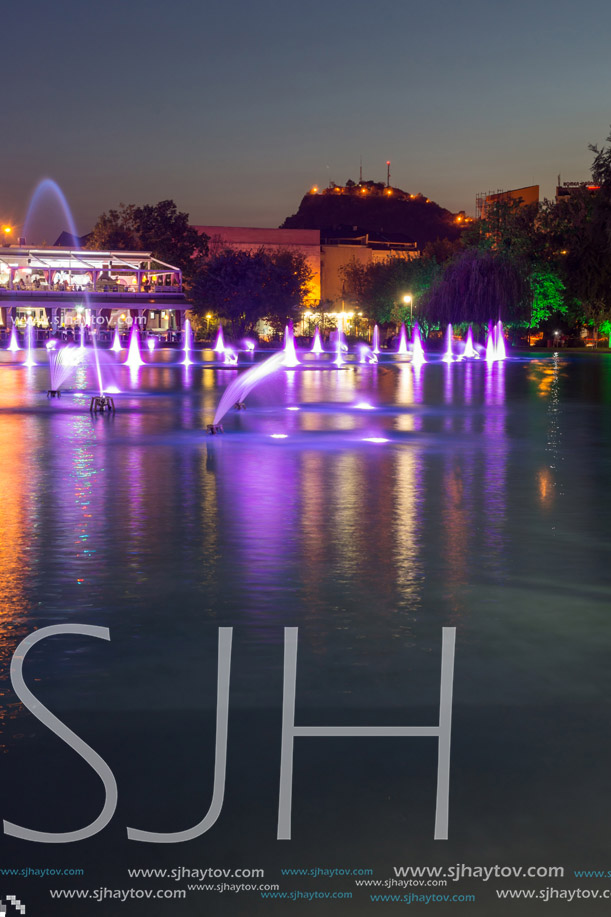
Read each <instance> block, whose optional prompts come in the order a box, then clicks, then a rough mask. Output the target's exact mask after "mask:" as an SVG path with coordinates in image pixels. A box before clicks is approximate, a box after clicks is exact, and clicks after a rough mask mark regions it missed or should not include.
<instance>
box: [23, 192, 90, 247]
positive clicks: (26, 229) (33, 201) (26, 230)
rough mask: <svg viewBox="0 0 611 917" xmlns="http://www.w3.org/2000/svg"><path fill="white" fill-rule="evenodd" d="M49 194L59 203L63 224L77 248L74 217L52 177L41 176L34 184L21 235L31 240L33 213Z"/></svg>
mask: <svg viewBox="0 0 611 917" xmlns="http://www.w3.org/2000/svg"><path fill="white" fill-rule="evenodd" d="M49 196H52V197H53V198H54V199H55V201H56V203H57V204H59V208H60V210H61V212H62V217H63V220H64V221H65V225H67V227H68V232H69V233H70V235H71V236H72V237H73V239H74V240H75V244H74V247H75V248H78V247H79V246H78V244H77V242H76V240H77V239H78V238H79V237H78V234H77V231H76V225H75V222H74V217H73V216H72V211H71V210H70V206H69V204H68V201H67V200H66V196H65V194H64V192H63V191H62V189H61V188H60V187H59V185H58V184H57V182H56V181H53V179H52V178H43V179H42V181H40V182H39V183H38V184H37V185H36V188H35V189H34V191H33V192H32V197H31V198H30V203H29V205H28V210H27V213H26V217H25V220H24V223H23V235H24V236H25V238H26V239H27V240H28V241H31V239H32V236H33V235H34V215H35V213H36V211H37V210H38V208H39V206H40V203H41V201H42V200H43V198H45V197H49ZM42 235H43V237H44V235H45V232H43V233H42Z"/></svg>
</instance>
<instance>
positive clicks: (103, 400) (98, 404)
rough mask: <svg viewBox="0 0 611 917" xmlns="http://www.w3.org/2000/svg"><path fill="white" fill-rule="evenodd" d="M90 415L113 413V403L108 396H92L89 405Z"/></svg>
mask: <svg viewBox="0 0 611 917" xmlns="http://www.w3.org/2000/svg"><path fill="white" fill-rule="evenodd" d="M89 411H90V413H91V414H103V413H104V412H105V411H108V413H109V414H111V413H112V414H114V413H115V402H114V400H113V399H112V398H110V397H109V396H108V395H94V397H93V398H92V399H91V403H90V405H89Z"/></svg>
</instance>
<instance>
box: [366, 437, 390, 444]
mask: <svg viewBox="0 0 611 917" xmlns="http://www.w3.org/2000/svg"><path fill="white" fill-rule="evenodd" d="M363 442H364V443H389V442H390V440H389V439H386V438H385V437H384V436H366V437H365V438H364V439H363Z"/></svg>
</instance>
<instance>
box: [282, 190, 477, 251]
mask: <svg viewBox="0 0 611 917" xmlns="http://www.w3.org/2000/svg"><path fill="white" fill-rule="evenodd" d="M465 222H467V218H465V216H464V214H454V213H451V212H450V211H449V210H445V209H444V208H443V207H440V206H439V204H436V203H435V202H434V201H431V200H430V199H429V198H427V197H424V195H422V194H410V193H408V192H407V191H403V190H402V189H401V188H393V187H392V186H390V187H387V186H386V185H385V184H384V183H383V182H373V181H362V182H359V183H358V184H357V183H355V182H352V181H347V182H346V184H345V185H336V184H335V183H334V182H332V183H331V184H330V185H329V187H328V188H325V189H324V190H322V191H319V189H318V188H312V190H311V191H309V192H308V193H307V194H305V195H304V197H303V198H302V200H301V203H300V205H299V209H298V211H297V213H295V214H293V215H292V216H290V217H287V219H286V220H285V221H284V223H283V224H282V226H281V228H282V229H320V232H321V236H322V237H323V238H325V237H329V238H330V237H333V236H338V235H350V234H352V233H359V234H363V233H369V234H370V236H372V238H384V237H386V236H392V237H393V238H397V237H399V236H401V237H403V241H406V242H416V243H417V245H418V247H419V248H424V246H425V245H426V243H427V242H432V241H434V240H435V239H456V238H457V237H458V236H459V235H460V230H461V227H462V226H463V225H464V223H465Z"/></svg>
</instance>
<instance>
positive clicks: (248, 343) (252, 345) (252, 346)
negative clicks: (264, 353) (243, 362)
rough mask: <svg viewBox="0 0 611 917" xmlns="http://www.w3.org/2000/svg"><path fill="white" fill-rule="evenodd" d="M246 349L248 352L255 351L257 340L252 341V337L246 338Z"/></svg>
mask: <svg viewBox="0 0 611 917" xmlns="http://www.w3.org/2000/svg"><path fill="white" fill-rule="evenodd" d="M244 350H246V351H247V352H248V353H254V352H255V342H254V341H251V340H250V338H244Z"/></svg>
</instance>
